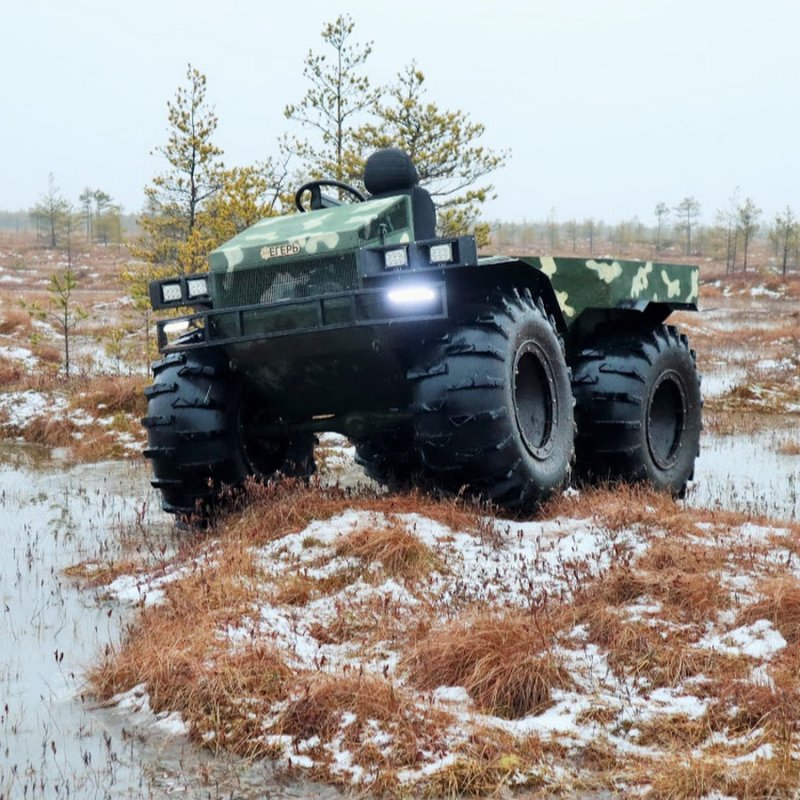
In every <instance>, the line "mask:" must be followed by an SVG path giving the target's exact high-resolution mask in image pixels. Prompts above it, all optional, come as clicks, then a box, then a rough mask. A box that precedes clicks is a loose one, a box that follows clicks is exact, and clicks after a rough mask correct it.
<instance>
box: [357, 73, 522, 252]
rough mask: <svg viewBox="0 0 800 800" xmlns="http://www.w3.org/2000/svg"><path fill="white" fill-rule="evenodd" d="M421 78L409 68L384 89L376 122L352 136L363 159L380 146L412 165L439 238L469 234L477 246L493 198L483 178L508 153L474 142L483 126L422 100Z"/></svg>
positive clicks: (484, 234)
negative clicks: (431, 206)
mask: <svg viewBox="0 0 800 800" xmlns="http://www.w3.org/2000/svg"><path fill="white" fill-rule="evenodd" d="M424 83H425V75H424V74H423V72H422V71H421V70H420V69H418V68H417V65H416V63H415V62H412V63H411V64H409V65H408V66H407V67H405V69H403V70H402V71H401V72H400V73H399V74H398V75H397V80H396V82H395V83H394V84H393V85H392V86H391V87H389V89H388V91H387V93H386V94H385V96H384V99H383V100H382V102H381V103H380V105H379V107H378V111H377V116H378V121H377V122H375V123H367V124H365V125H364V126H362V128H361V129H360V130H359V131H358V132H357V136H356V140H357V143H358V148H359V150H360V152H361V153H362V154H363V155H364V156H366V155H368V154H369V153H370V152H372V151H373V150H377V149H378V148H381V147H399V148H400V149H401V150H405V152H406V153H408V155H409V156H411V160H412V161H413V162H414V164H415V166H416V168H417V172H418V173H419V177H420V184H421V185H422V186H424V187H425V188H426V189H427V190H428V191H429V192H430V193H431V196H432V197H433V200H434V203H436V205H437V210H438V227H439V230H440V232H441V233H442V234H443V235H455V234H460V233H467V232H468V231H473V232H474V233H475V234H476V235H477V238H478V240H479V243H481V244H485V243H486V241H487V240H488V233H489V230H488V225H478V224H477V221H478V218H479V215H480V206H481V205H482V204H483V203H484V202H485V201H486V200H487V199H489V198H490V197H493V190H494V187H493V186H492V184H491V183H486V182H485V179H486V177H487V175H489V173H491V172H493V171H494V170H496V169H498V168H499V167H501V166H503V164H504V163H505V161H506V159H507V157H508V153H506V152H505V151H503V152H499V153H498V152H495V151H493V150H491V149H490V148H488V147H485V146H484V145H482V144H481V143H480V141H479V140H480V139H481V137H482V136H483V134H484V132H485V126H484V125H482V124H481V123H479V122H473V121H471V120H470V119H469V117H468V116H467V114H466V113H465V112H463V111H460V110H457V111H447V110H444V109H440V108H439V106H437V105H436V103H432V102H430V101H428V100H427V99H426V97H425V94H426V87H425V86H424Z"/></svg>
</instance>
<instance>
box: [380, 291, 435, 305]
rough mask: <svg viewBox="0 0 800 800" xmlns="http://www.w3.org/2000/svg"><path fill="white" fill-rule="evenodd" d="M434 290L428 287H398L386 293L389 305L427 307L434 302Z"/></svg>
mask: <svg viewBox="0 0 800 800" xmlns="http://www.w3.org/2000/svg"><path fill="white" fill-rule="evenodd" d="M436 296H437V294H436V290H435V289H432V288H431V287H430V286H399V287H397V288H396V289H390V290H389V292H388V293H387V297H388V298H389V302H390V303H394V304H395V305H398V306H409V305H427V304H428V303H432V302H433V301H434V300H436Z"/></svg>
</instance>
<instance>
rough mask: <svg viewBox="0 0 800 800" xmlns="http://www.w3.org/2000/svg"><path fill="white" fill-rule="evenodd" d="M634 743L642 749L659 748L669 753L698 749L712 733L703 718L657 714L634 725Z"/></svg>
mask: <svg viewBox="0 0 800 800" xmlns="http://www.w3.org/2000/svg"><path fill="white" fill-rule="evenodd" d="M636 727H637V729H638V735H637V737H636V743H637V744H639V745H642V746H644V747H659V748H663V749H666V750H668V751H670V752H674V751H675V750H679V749H682V748H684V747H689V748H694V747H699V746H700V745H701V744H702V743H703V742H704V741H705V740H706V739H707V738H708V737H709V736H710V735H711V733H712V730H711V727H710V725H709V721H708V719H707V718H706V717H705V716H700V717H690V716H688V715H687V714H666V715H664V714H659V715H657V716H655V717H651V718H650V719H647V720H644V721H642V722H638V723H637V724H636Z"/></svg>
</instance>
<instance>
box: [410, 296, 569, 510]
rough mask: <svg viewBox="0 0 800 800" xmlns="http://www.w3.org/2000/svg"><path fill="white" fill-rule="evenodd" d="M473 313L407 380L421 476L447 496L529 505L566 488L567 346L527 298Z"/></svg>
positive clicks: (501, 300) (486, 306)
mask: <svg viewBox="0 0 800 800" xmlns="http://www.w3.org/2000/svg"><path fill="white" fill-rule="evenodd" d="M472 311H473V312H474V313H471V314H470V315H469V316H468V318H467V321H465V322H464V323H462V324H460V325H458V326H455V327H454V328H453V329H452V331H451V332H450V333H449V334H448V335H447V336H445V337H444V340H443V341H442V342H441V343H440V344H439V345H437V346H436V347H435V348H433V350H431V351H430V352H429V353H428V354H427V355H426V357H425V360H424V363H422V364H421V365H420V367H419V368H417V369H414V370H412V371H411V372H410V374H409V377H410V378H412V379H413V380H414V382H415V393H414V395H415V396H414V399H415V404H414V405H415V431H416V438H417V445H418V447H419V449H420V451H421V454H422V460H423V465H424V472H425V475H426V477H427V478H428V480H429V481H430V482H431V483H433V484H434V485H437V486H439V487H441V488H443V489H445V490H447V491H452V492H457V491H460V490H461V489H462V488H466V490H467V491H469V492H470V493H472V494H476V495H480V496H481V497H483V498H484V499H486V500H490V501H492V502H493V503H496V504H498V505H502V506H505V507H507V508H511V509H524V508H528V507H530V506H532V505H535V504H536V503H538V502H541V501H542V500H543V499H545V498H546V497H547V496H548V495H549V494H550V493H551V492H552V491H553V490H554V489H557V488H558V487H559V486H561V485H562V484H563V483H564V482H565V481H566V479H567V477H568V475H569V470H570V463H571V461H572V456H573V453H574V438H575V423H574V417H573V398H572V390H571V387H570V372H569V368H568V367H567V364H566V361H565V359H564V350H563V346H562V342H561V339H560V337H559V335H558V333H557V331H556V330H555V327H554V325H553V322H552V321H551V320H550V319H549V318H548V317H547V316H546V315H545V313H544V311H543V308H542V307H540V305H537V304H536V303H534V301H533V298H532V297H531V295H530V294H529V293H527V292H526V293H525V294H523V295H522V296H520V295H518V294H517V293H516V292H503V293H500V294H499V296H498V297H497V298H496V299H495V300H494V301H491V302H487V303H486V304H484V305H482V306H478V307H473V309H472Z"/></svg>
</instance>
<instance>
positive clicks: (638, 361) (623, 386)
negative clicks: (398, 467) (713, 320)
mask: <svg viewBox="0 0 800 800" xmlns="http://www.w3.org/2000/svg"><path fill="white" fill-rule="evenodd" d="M573 371H574V377H573V391H574V393H575V400H576V409H575V415H576V420H577V425H578V438H577V440H576V454H577V458H576V465H577V468H578V471H579V473H581V474H582V475H583V476H584V477H586V478H588V479H589V480H594V481H598V480H600V481H602V480H621V481H626V482H638V481H645V482H648V483H650V484H652V485H653V486H654V487H655V488H656V489H659V490H663V491H669V492H671V493H672V494H673V495H675V496H677V497H682V496H683V495H684V494H685V492H686V484H687V482H688V481H689V480H691V478H692V476H693V473H694V462H695V459H696V458H697V454H698V451H699V447H700V431H701V428H702V400H701V396H700V377H699V375H698V373H697V367H696V364H695V355H694V353H693V352H692V351H691V350H690V349H689V344H688V340H687V338H686V336H684V335H682V334H679V333H678V331H677V329H676V328H675V327H674V326H672V325H669V326H667V325H659V326H657V327H655V328H654V329H652V330H649V331H645V332H632V333H617V334H611V335H608V336H606V337H604V338H602V339H600V340H598V341H597V342H595V343H593V345H592V347H590V348H585V349H584V350H583V351H581V352H580V353H579V354H578V356H577V358H576V360H575V364H574V367H573Z"/></svg>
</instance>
